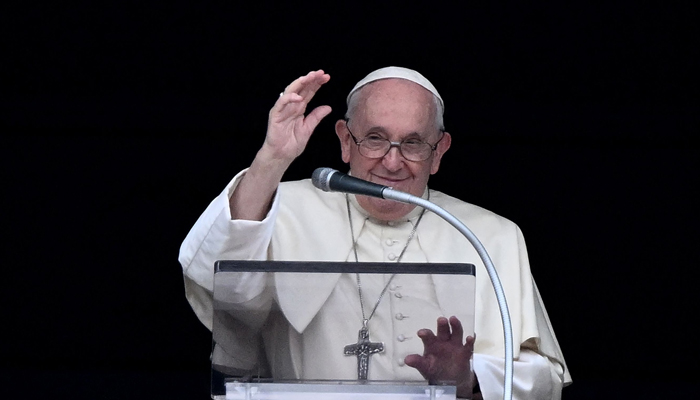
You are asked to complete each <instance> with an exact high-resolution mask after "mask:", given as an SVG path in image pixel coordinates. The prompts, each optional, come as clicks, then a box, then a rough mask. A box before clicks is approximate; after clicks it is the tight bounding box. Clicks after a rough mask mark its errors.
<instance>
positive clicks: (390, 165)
mask: <svg viewBox="0 0 700 400" xmlns="http://www.w3.org/2000/svg"><path fill="white" fill-rule="evenodd" d="M403 162H404V158H403V155H401V150H399V146H396V145H392V146H391V148H390V149H389V152H388V153H386V154H385V155H384V158H382V165H384V168H386V169H387V170H389V171H392V172H394V171H398V170H399V169H401V167H402V165H403Z"/></svg>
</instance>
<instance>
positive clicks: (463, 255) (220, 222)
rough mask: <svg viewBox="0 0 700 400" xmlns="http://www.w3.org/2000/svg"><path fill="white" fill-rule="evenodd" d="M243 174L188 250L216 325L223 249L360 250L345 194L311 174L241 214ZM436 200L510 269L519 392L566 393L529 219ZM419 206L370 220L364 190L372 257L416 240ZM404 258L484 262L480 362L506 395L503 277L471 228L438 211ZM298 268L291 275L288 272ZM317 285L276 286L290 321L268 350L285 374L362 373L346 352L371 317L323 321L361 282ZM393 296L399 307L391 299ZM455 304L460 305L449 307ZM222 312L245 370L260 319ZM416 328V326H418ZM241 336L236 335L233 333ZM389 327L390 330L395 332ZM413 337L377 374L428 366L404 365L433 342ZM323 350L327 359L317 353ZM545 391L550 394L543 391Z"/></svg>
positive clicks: (250, 296) (360, 222) (363, 256)
mask: <svg viewBox="0 0 700 400" xmlns="http://www.w3.org/2000/svg"><path fill="white" fill-rule="evenodd" d="M241 176H242V174H239V175H238V176H237V177H236V178H234V180H233V181H232V182H231V184H229V186H228V187H227V188H226V190H224V192H223V193H222V194H221V195H220V196H219V197H217V198H216V199H215V200H214V201H213V202H212V203H211V204H210V206H209V207H208V208H207V210H206V211H205V212H204V214H202V216H201V217H200V219H199V220H198V221H197V223H196V224H195V226H194V227H193V228H192V230H191V231H190V233H189V234H188V236H187V238H186V239H185V241H184V242H183V244H182V247H181V250H180V262H181V264H182V266H183V269H184V274H185V287H186V295H187V298H188V300H189V302H190V304H191V305H192V307H193V309H194V310H195V312H196V313H197V315H198V316H199V318H200V319H201V321H202V322H203V323H204V324H205V325H206V326H207V327H209V328H210V329H211V327H212V299H211V291H212V289H213V279H212V278H213V264H214V261H216V260H220V259H259V260H264V259H273V260H308V261H354V256H353V254H352V247H351V241H350V233H349V232H350V231H349V229H350V228H349V225H348V221H347V210H346V205H345V198H344V195H342V194H339V193H325V192H321V191H319V190H317V189H315V188H313V186H312V185H311V183H310V182H309V181H308V180H305V181H299V182H287V183H282V184H281V185H280V186H279V189H278V192H277V195H276V197H275V199H274V202H273V204H272V208H271V210H270V212H269V214H268V216H267V217H266V219H265V220H263V221H262V222H254V221H239V220H237V221H232V220H231V214H230V210H229V206H228V199H229V197H230V195H231V193H232V192H233V190H234V188H235V185H236V184H237V182H238V180H239V179H240V177H241ZM430 200H431V201H432V202H434V203H436V204H438V205H440V206H441V207H443V208H445V209H446V210H447V211H449V212H450V213H452V214H453V215H455V216H456V217H457V218H459V219H460V220H461V221H462V222H464V223H465V224H466V225H467V226H469V227H470V229H471V230H472V231H473V232H474V233H475V234H476V235H477V237H479V239H480V240H481V242H482V243H483V244H484V246H485V247H486V249H487V250H488V251H489V254H490V256H491V258H492V259H493V261H494V264H495V266H496V268H497V269H498V272H499V276H500V278H501V280H502V284H503V286H504V289H505V292H506V296H507V299H508V305H509V309H510V312H511V318H512V320H513V328H514V332H513V337H514V339H515V342H516V345H518V344H520V347H521V348H520V349H518V348H517V346H516V352H515V353H516V354H515V356H516V359H517V363H516V368H515V373H516V379H515V387H514V394H515V397H514V398H518V399H526V398H552V399H556V398H559V396H560V394H561V388H562V386H563V385H564V384H566V383H568V382H570V381H571V378H570V376H569V374H568V371H567V370H566V366H565V363H564V358H563V356H562V354H561V350H560V349H559V345H558V343H557V340H556V337H555V336H554V332H553V331H552V329H551V326H550V324H549V320H548V317H547V315H546V311H545V310H544V306H543V305H542V303H541V299H540V297H539V293H538V292H537V288H536V286H535V284H534V281H533V280H532V277H531V274H530V269H529V263H528V260H527V253H526V249H525V244H524V240H523V237H522V234H521V233H520V230H519V229H518V228H517V226H516V225H515V224H513V223H512V222H510V221H508V220H506V219H504V218H502V217H499V216H497V215H495V214H493V213H491V212H489V211H486V210H484V209H482V208H479V207H476V206H473V205H469V204H467V203H464V202H461V201H459V200H457V199H454V198H451V197H449V196H446V195H444V194H442V193H440V192H437V191H431V193H430ZM415 211H416V210H414V212H413V213H411V214H410V215H409V216H408V218H413V220H412V221H397V223H396V224H393V226H390V225H387V224H381V223H377V221H372V220H367V219H366V216H365V215H362V213H361V209H360V208H359V206H358V205H357V203H356V202H355V201H353V225H354V227H355V234H356V236H358V249H359V250H360V254H359V257H360V260H361V261H389V260H388V259H386V258H385V257H387V256H388V254H389V252H393V251H394V250H393V249H394V248H396V247H399V248H401V247H403V245H404V244H405V238H406V237H407V235H408V232H409V231H410V230H411V228H412V226H413V223H415V216H416V214H417V212H415ZM387 238H390V239H392V240H394V239H396V240H398V242H397V243H396V246H395V247H393V248H392V249H388V250H387V248H386V245H383V244H382V243H385V242H386V239H387ZM382 239H384V240H382ZM377 243H379V245H377ZM403 261H405V262H426V261H427V262H468V263H473V264H475V265H476V266H477V279H476V316H475V329H474V330H475V332H476V334H477V341H476V346H475V355H474V370H475V372H476V374H477V377H478V378H479V381H480V385H481V388H482V392H483V393H484V398H485V399H487V400H489V399H495V398H500V397H498V391H499V388H500V390H501V396H502V385H503V372H502V370H503V369H502V365H503V353H504V351H503V333H502V326H501V321H500V317H499V309H498V305H497V302H496V299H495V295H494V294H493V288H492V286H491V282H490V280H489V279H488V275H487V274H486V271H485V269H484V267H483V265H482V263H481V261H480V259H479V257H478V256H477V254H476V252H475V251H474V250H473V249H472V248H471V246H470V245H469V244H468V242H467V241H466V239H465V238H464V237H463V236H462V235H461V234H459V232H457V231H456V230H454V229H452V228H451V227H450V226H449V225H448V224H447V223H445V222H444V221H442V220H441V219H440V218H439V217H437V216H435V215H433V214H432V213H426V215H425V216H424V218H423V220H422V222H421V225H420V227H419V229H418V230H417V232H416V236H415V237H414V239H413V241H412V242H411V244H410V245H409V247H408V249H407V252H406V255H405V256H404V260H403ZM287 275H288V274H284V276H285V277H286V276H287ZM278 277H279V276H278ZM264 279H267V278H265V277H263V276H261V275H260V274H250V276H248V277H245V278H242V279H241V281H240V282H241V284H240V292H238V293H236V294H235V296H237V300H236V302H238V303H239V304H244V305H245V304H246V303H251V302H260V301H261V300H260V299H259V295H260V294H261V293H260V290H261V289H260V287H261V285H262V284H263V283H262V282H263V280H264ZM284 279H308V277H303V276H301V277H299V276H298V277H296V278H284ZM256 281H257V282H258V283H257V284H255V282H256ZM428 283H429V282H413V283H411V284H410V285H413V286H420V285H425V284H428ZM433 283H434V284H435V293H436V295H439V294H440V293H445V290H442V289H443V288H442V284H440V283H438V282H433ZM306 284H308V282H306ZM366 284H367V288H368V289H367V290H368V295H367V298H369V299H376V298H377V296H378V290H380V288H381V286H382V282H367V283H366ZM281 287H292V288H293V287H297V288H302V287H303V285H301V284H297V285H295V284H294V282H287V283H286V284H284V285H282V286H281ZM313 287H314V288H315V289H314V291H313V292H311V291H308V290H306V291H304V290H301V289H300V290H299V291H297V292H294V293H291V292H288V293H277V294H276V295H277V297H278V301H279V303H280V307H281V308H282V309H283V310H284V311H285V317H284V318H282V317H281V316H279V315H277V316H275V315H273V316H272V319H273V323H274V324H275V325H276V326H277V328H278V329H275V332H265V334H266V336H267V337H266V339H267V340H266V349H267V351H268V359H270V360H271V361H272V364H273V367H274V368H275V370H274V371H273V373H276V374H282V375H284V376H289V375H290V374H291V375H294V376H295V377H297V378H306V379H322V378H323V377H327V376H330V375H332V377H333V378H337V377H338V376H343V375H344V374H345V375H347V378H348V379H354V377H356V364H355V363H354V360H352V358H351V360H348V359H347V358H344V359H343V356H342V355H339V354H338V353H339V352H340V350H339V349H342V347H343V345H345V344H348V343H350V342H354V340H355V339H356V332H357V330H358V328H359V326H358V323H359V320H357V321H347V322H348V323H347V326H345V325H343V326H337V324H336V325H331V324H324V323H323V321H324V320H326V319H327V318H328V317H329V316H330V314H329V313H332V307H327V306H328V305H333V304H334V303H335V302H338V297H337V296H339V295H342V294H343V293H345V292H347V291H348V290H356V288H354V285H353V282H352V281H348V280H347V279H344V278H343V277H341V276H340V275H338V276H337V277H335V278H334V279H331V280H324V281H319V282H313ZM372 288H373V289H372ZM436 300H437V303H438V305H440V306H442V304H441V303H443V302H444V301H440V299H436ZM372 301H373V300H372ZM448 302H449V301H448ZM262 303H265V301H262ZM433 303H434V302H433ZM299 304H305V305H306V307H298V305H299ZM324 304H325V305H326V306H324ZM384 306H389V303H387V304H386V305H384ZM367 307H369V306H367ZM357 311H358V312H359V310H357ZM443 311H445V310H443ZM382 314H383V313H382V312H380V311H378V314H377V316H376V317H375V318H378V320H377V321H379V319H381V318H382V317H381V315H382ZM266 315H267V314H264V313H262V314H260V318H265V317H266ZM449 315H451V314H448V315H446V316H449ZM409 320H411V319H410V318H409ZM377 321H375V322H377ZM220 323H221V324H223V325H225V326H227V327H228V328H229V329H230V331H231V333H230V337H229V342H225V341H221V342H219V341H217V343H220V344H221V345H222V347H223V348H222V349H218V351H215V352H214V355H213V357H214V359H215V360H217V361H218V362H221V363H223V364H225V365H230V366H232V367H235V368H244V369H245V368H250V367H252V366H253V365H255V363H256V362H257V360H256V358H255V357H256V355H255V354H251V352H250V350H249V347H250V346H251V345H252V344H255V343H256V342H255V340H256V337H255V336H256V335H255V332H254V330H253V329H250V327H251V326H253V325H255V322H252V321H248V322H247V324H243V323H242V322H240V321H235V320H231V321H223V322H222V321H220ZM411 323H412V324H413V325H412V326H411V327H410V328H408V327H407V328H408V329H414V330H417V329H415V328H416V327H427V328H431V329H434V326H435V321H434V320H430V321H421V320H420V319H419V318H416V319H415V320H411ZM407 328H403V327H400V328H396V327H392V329H393V331H392V332H390V333H389V335H388V336H389V337H393V338H395V337H396V336H397V335H396V334H397V333H398V332H397V331H396V330H397V329H399V330H400V332H409V330H405V329H407ZM402 329H404V330H402ZM348 331H349V332H352V333H351V335H352V336H353V337H354V338H353V339H352V340H351V341H348V340H347V338H346V337H339V335H338V333H339V332H348ZM380 333H382V332H380V331H372V335H373V338H376V337H377V336H376V335H377V334H380ZM408 334H409V333H406V336H408ZM231 337H233V338H235V340H231ZM384 337H386V336H384ZM384 337H382V339H383V340H385V341H386V340H387V339H385V338H384ZM375 340H376V339H375ZM311 341H313V342H314V345H318V346H319V349H320V350H317V351H311V350H310V347H309V345H308V343H309V342H311ZM406 342H410V343H401V344H398V343H392V344H391V346H393V348H392V351H389V352H387V353H386V355H384V356H377V355H375V356H373V357H372V364H371V366H370V378H371V379H420V376H419V375H417V372H416V371H414V370H412V369H411V368H410V367H405V366H404V367H402V366H400V365H399V364H400V358H401V356H402V355H405V354H409V353H411V352H415V353H421V352H422V345H421V344H420V340H419V339H415V340H413V341H412V342H411V341H406ZM319 343H320V344H319ZM246 349H248V350H247V351H246ZM233 354H235V355H236V357H235V358H234V357H232V356H231V355H233ZM331 355H332V356H331ZM319 357H320V358H321V359H322V360H323V361H324V362H318V363H313V362H312V361H313V360H314V359H318V358H319ZM499 360H500V361H499ZM499 362H500V364H499ZM319 366H320V367H319ZM325 374H327V375H325ZM528 393H532V394H533V395H530V394H528ZM542 393H548V395H547V396H545V397H542V395H541V394H542ZM534 394H537V395H536V396H535V395H534Z"/></svg>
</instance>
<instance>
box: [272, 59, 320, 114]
mask: <svg viewBox="0 0 700 400" xmlns="http://www.w3.org/2000/svg"><path fill="white" fill-rule="evenodd" d="M329 80H330V75H328V74H326V73H324V72H323V70H318V71H311V72H309V73H308V74H306V75H304V76H302V77H299V78H297V79H296V80H295V81H294V82H292V83H290V84H289V86H287V87H286V88H285V89H284V92H282V93H280V96H279V98H278V99H277V101H276V102H275V105H274V106H273V107H272V109H271V110H270V118H271V119H272V120H273V122H277V121H283V120H286V119H288V118H297V117H300V116H303V114H304V112H305V110H306V106H307V104H308V103H309V101H311V99H312V98H313V97H314V95H315V94H316V92H317V91H318V89H319V88H320V87H321V85H323V84H325V83H326V82H328V81H329ZM324 112H325V108H324V109H322V110H321V111H319V113H320V114H324ZM326 115H328V114H327V113H326V114H325V115H322V116H321V118H323V117H325V116H326ZM318 120H319V121H320V118H319V119H318ZM316 123H318V121H316Z"/></svg>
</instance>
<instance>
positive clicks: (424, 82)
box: [346, 67, 445, 109]
mask: <svg viewBox="0 0 700 400" xmlns="http://www.w3.org/2000/svg"><path fill="white" fill-rule="evenodd" d="M389 78H397V79H405V80H408V81H411V82H414V83H417V84H419V85H421V86H423V87H424V88H426V89H428V90H429V91H430V92H431V93H432V94H434V95H435V97H437V98H438V100H440V104H441V105H442V108H443V109H444V108H445V103H444V102H443V101H442V97H441V96H440V93H438V91H437V89H435V86H433V84H432V83H430V81H429V80H428V79H427V78H426V77H424V76H423V75H421V74H420V73H419V72H418V71H414V70H412V69H408V68H403V67H384V68H380V69H378V70H376V71H372V72H370V73H369V74H368V75H367V76H366V77H364V78H363V79H362V80H361V81H359V82H357V84H356V85H355V87H353V88H352V90H351V91H350V93H349V94H348V97H347V99H346V102H347V103H348V105H349V104H350V98H351V97H352V95H353V93H355V92H356V91H358V90H360V88H362V87H363V86H365V85H366V84H368V83H371V82H374V81H378V80H380V79H389Z"/></svg>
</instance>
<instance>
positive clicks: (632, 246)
mask: <svg viewBox="0 0 700 400" xmlns="http://www.w3.org/2000/svg"><path fill="white" fill-rule="evenodd" d="M472 3H476V2H469V3H468V4H467V5H462V6H446V5H444V4H439V3H424V4H420V5H418V4H416V5H415V6H413V5H411V4H409V3H395V4H388V3H387V4H386V5H376V4H375V5H373V6H371V7H370V8H366V7H364V6H363V5H361V4H356V3H347V4H345V3H343V4H342V5H339V4H336V5H331V4H313V3H310V2H304V3H297V2H287V3H284V4H274V3H269V4H267V3H264V2H259V3H256V4H255V5H251V4H247V5H245V6H241V5H236V4H235V2H231V1H227V2H213V3H206V4H198V3H195V2H183V1H172V2H169V3H167V4H166V3H164V4H154V3H143V2H85V4H77V3H70V4H68V3H63V2H58V3H56V4H48V3H46V4H41V5H37V4H34V5H25V6H24V7H23V9H21V10H20V9H19V8H17V7H16V6H2V7H3V8H5V9H6V10H5V12H3V13H0V15H2V16H0V18H2V19H3V20H4V21H2V22H3V24H2V28H0V29H2V42H1V43H2V44H3V47H5V50H3V55H2V60H1V61H0V72H1V73H2V80H1V82H0V84H1V85H2V88H1V90H0V106H1V109H0V129H1V130H2V137H3V139H2V145H1V147H0V148H1V149H2V150H1V151H2V153H1V154H0V156H1V158H0V160H1V162H2V172H3V173H2V177H3V178H2V186H3V195H2V197H3V203H4V205H3V206H2V207H3V211H4V212H3V223H2V230H3V252H2V255H3V257H2V268H3V271H4V273H3V276H4V278H3V279H2V283H3V288H2V291H1V292H0V293H2V294H1V296H2V297H1V298H2V304H3V312H2V314H3V321H4V323H3V328H2V331H3V333H4V335H3V337H4V339H2V346H1V347H0V351H1V352H2V353H1V355H0V367H1V368H2V371H0V374H1V375H2V376H3V380H6V382H4V383H3V390H8V389H9V390H10V392H12V393H25V394H42V395H49V396H53V397H54V398H56V397H66V398H101V399H117V398H130V399H136V398H144V399H145V398H182V399H185V398H192V399H194V398H200V399H204V398H208V393H209V386H208V367H209V365H208V356H209V348H210V333H209V332H208V331H207V330H206V328H204V327H203V326H202V325H201V324H200V323H199V322H198V320H197V319H196V317H195V316H194V313H193V312H192V311H191V309H190V308H189V306H188V304H187V302H186V300H185V297H184V289H183V285H182V275H181V268H180V266H179V264H178V262H177V255H178V250H179V246H180V243H181V242H182V240H183V239H184V237H185V235H186V234H187V232H188V230H189V228H190V227H191V226H192V224H193V223H194V222H195V220H196V218H197V217H198V215H199V214H200V213H201V212H202V211H203V210H204V208H205V207H206V205H207V204H208V203H209V201H211V199H212V198H214V197H215V196H216V195H217V194H218V193H219V191H220V190H222V189H223V187H224V186H225V184H226V183H227V182H228V181H229V180H230V179H231V178H232V177H233V175H234V174H235V173H236V172H238V171H239V170H240V169H242V168H244V167H246V166H247V165H248V164H249V163H250V162H251V160H252V159H253V157H254V155H255V152H256V151H257V149H258V148H259V146H260V145H261V143H262V140H263V137H264V133H265V128H266V119H267V112H268V110H269V108H270V107H271V106H272V104H273V103H274V101H275V100H276V98H277V95H278V93H279V92H280V91H281V90H282V89H284V87H285V86H286V85H287V84H288V83H289V82H291V81H292V80H293V79H295V78H296V77H298V76H299V75H302V74H305V73H306V72H308V71H309V70H312V69H318V68H322V69H324V70H325V71H326V72H328V73H330V75H331V81H330V82H329V83H328V84H327V85H326V86H325V87H324V88H323V89H322V91H320V92H319V93H318V95H317V98H316V99H314V102H313V103H312V106H313V105H318V104H329V105H331V106H332V107H333V109H334V111H333V113H332V114H331V116H329V117H328V118H327V119H326V120H324V121H323V122H322V123H321V125H320V126H319V127H318V128H317V130H316V133H315V135H314V136H313V137H312V139H311V142H310V144H309V147H308V149H307V151H306V152H305V153H304V154H303V155H302V156H301V157H300V158H299V159H298V160H297V161H296V162H295V163H294V164H293V165H292V167H291V168H290V170H289V171H288V173H287V175H286V178H287V179H301V178H306V177H309V176H310V175H311V172H312V171H313V170H314V169H315V168H317V167H320V166H327V167H333V168H336V169H340V170H344V168H345V167H344V166H343V164H342V163H341V161H340V157H339V145H338V143H337V139H336V138H335V135H334V133H333V123H334V121H335V120H336V119H338V118H341V117H342V114H343V112H344V98H345V96H346V94H347V92H348V91H349V90H350V89H351V88H352V86H353V85H354V83H355V82H357V81H358V80H359V79H361V78H362V77H364V75H366V74H367V73H368V72H370V71H372V70H374V69H376V68H379V67H383V66H387V65H401V66H405V67H409V68H413V69H416V70H418V71H420V72H421V73H423V74H424V75H425V76H427V77H428V78H429V79H430V80H431V81H432V82H433V83H434V84H435V86H436V87H437V88H438V90H439V91H440V92H441V95H442V97H443V99H444V101H445V104H446V113H445V121H446V126H447V130H448V131H449V132H451V133H452V136H453V144H452V148H451V149H450V151H449V152H448V153H447V155H446V156H445V159H444V161H443V164H442V167H441V170H440V172H439V173H438V174H437V175H435V176H434V177H433V178H432V179H431V187H433V188H436V189H438V190H442V191H445V192H448V193H450V194H452V195H455V196H457V197H459V198H462V199H464V200H466V201H468V202H472V203H475V204H478V205H481V206H483V207H486V208H488V209H490V210H492V211H495V212H497V213H499V214H501V215H504V216H506V217H507V218H509V219H511V220H513V221H515V222H516V223H517V224H518V225H519V226H520V227H521V228H522V230H523V232H524V234H525V238H526V240H527V243H528V248H529V251H530V259H531V264H532V269H533V274H534V276H535V278H536V280H537V282H538V285H539V288H540V291H541V292H542V295H543V297H544V300H545V303H546V305H547V308H548V311H549V315H550V317H551V320H552V323H553V324H554V326H555V329H556V333H557V336H558V338H559V341H560V344H561V346H562V349H563V351H564V353H565V356H566V360H567V362H568V365H569V367H570V370H571V373H572V375H573V378H574V384H573V385H572V386H571V387H570V388H567V389H565V391H564V397H565V398H569V399H574V398H591V397H594V396H595V397H596V398H611V399H619V398H634V397H641V396H654V397H673V396H678V397H680V396H689V395H690V393H693V394H694V392H695V389H697V377H696V371H697V369H696V368H694V367H692V365H693V364H692V363H693V362H694V360H696V359H697V357H698V351H697V346H696V345H695V340H694V339H695V335H694V333H695V330H694V329H692V327H693V326H694V323H693V321H694V320H695V319H696V310H695V306H696V305H697V304H698V301H697V296H696V295H695V291H696V290H697V289H696V285H695V284H694V278H695V276H696V275H697V273H696V272H695V271H696V269H697V263H698V262H697V255H696V251H695V249H696V241H697V239H698V237H699V236H698V218H697V217H698V215H697V208H696V204H697V200H698V196H697V194H696V192H697V186H698V184H697V175H698V160H697V158H698V146H697V144H695V140H693V139H694V137H695V136H697V134H698V132H699V131H700V130H699V129H698V127H699V126H700V124H698V122H699V121H698V120H699V117H698V115H700V114H699V112H700V102H699V99H698V93H699V91H698V80H697V78H696V74H697V71H698V70H700V65H699V64H698V61H697V60H698V59H699V58H700V57H699V56H700V54H698V53H699V50H698V49H699V48H700V44H699V43H698V37H699V36H698V30H697V28H696V25H697V21H698V20H700V18H699V17H700V15H698V12H697V11H696V9H695V8H689V7H683V6H673V5H668V4H666V5H663V6H661V5H649V4H638V2H619V1H616V2H606V3H604V4H599V5H590V4H586V5H583V4H558V3H557V4H546V5H545V4H537V5H533V4H519V5H517V4H516V5H502V4H490V5H480V4H472ZM566 3H568V2H566ZM689 363H690V364H689Z"/></svg>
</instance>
